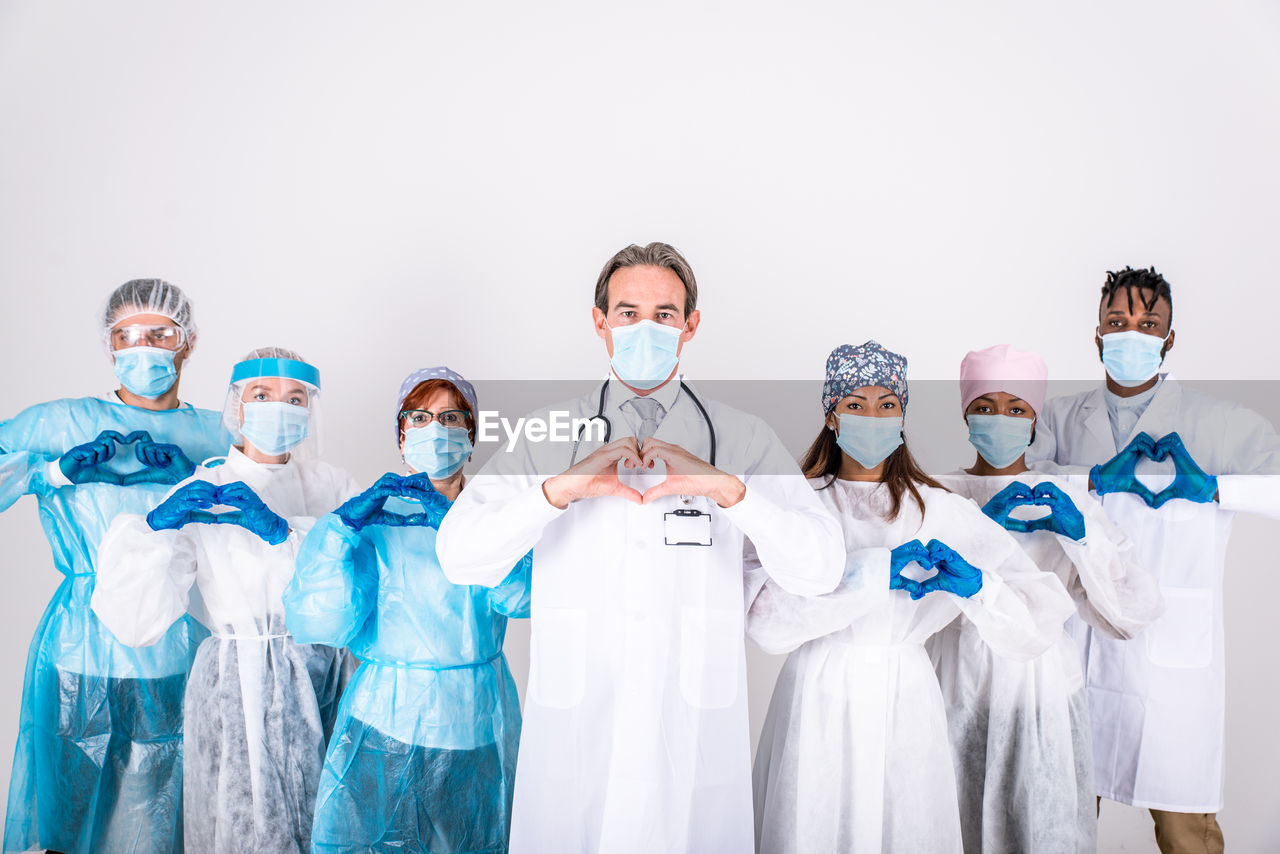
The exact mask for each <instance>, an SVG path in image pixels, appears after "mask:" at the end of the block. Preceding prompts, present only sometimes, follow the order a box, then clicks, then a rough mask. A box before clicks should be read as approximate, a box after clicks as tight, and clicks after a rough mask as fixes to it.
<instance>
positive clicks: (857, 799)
mask: <svg viewBox="0 0 1280 854" xmlns="http://www.w3.org/2000/svg"><path fill="white" fill-rule="evenodd" d="M826 480H827V479H826V478H817V479H814V480H813V481H812V484H813V485H814V487H815V488H817V492H816V494H817V495H818V496H819V497H820V498H821V499H822V502H823V503H824V504H825V505H826V506H827V507H828V508H829V509H830V510H831V511H832V513H833V514H835V515H836V517H837V518H838V519H839V520H840V523H841V525H842V526H843V528H844V542H845V547H846V550H847V553H848V566H847V569H846V573H845V577H844V580H843V581H842V582H841V584H840V586H839V587H838V588H837V589H836V591H835V592H834V593H831V594H828V595H826V596H815V597H804V596H796V595H793V594H791V593H788V592H787V591H786V590H785V589H783V588H782V587H780V586H779V585H778V584H776V583H775V581H774V580H772V579H768V578H765V577H764V575H763V573H760V572H758V571H756V570H754V569H753V568H752V567H754V564H755V559H754V557H753V556H752V554H751V553H750V552H748V554H747V558H748V568H749V570H748V574H747V578H746V600H747V633H748V634H749V635H750V636H751V638H752V639H753V640H754V641H756V643H758V644H759V645H760V647H761V648H762V649H763V650H764V651H765V652H769V653H773V654H781V653H785V652H791V655H790V656H789V657H788V658H787V662H786V664H785V665H784V666H783V668H782V672H781V674H780V675H779V677H778V682H777V684H776V686H775V687H774V691H773V699H772V700H771V701H770V703H769V713H768V716H767V717H766V718H765V723H764V730H763V732H762V733H761V736H760V746H759V748H758V749H757V751H756V763H755V770H754V787H755V807H756V822H757V836H758V840H759V850H760V851H761V852H764V853H765V854H812V852H818V851H823V852H827V851H830V852H836V851H838V852H842V854H844V853H845V852H879V851H893V852H899V851H903V852H906V851H910V852H916V851H920V852H926V851H927V852H930V854H934V852H938V854H941V852H948V851H950V852H958V851H960V850H961V835H960V817H959V810H958V807H957V804H956V783H955V772H954V770H953V766H952V761H951V749H950V745H949V743H948V738H947V721H946V714H945V712H944V710H943V704H942V694H941V692H940V691H939V689H938V681H937V678H936V677H935V676H934V672H933V667H932V665H931V664H930V661H929V655H928V653H927V652H925V648H924V642H925V641H926V640H927V639H928V638H929V637H930V636H931V635H932V634H933V633H934V632H937V631H938V630H940V629H942V628H943V627H944V626H946V625H947V624H948V623H950V622H951V621H952V620H954V619H955V618H956V617H957V616H959V615H960V614H964V615H965V617H966V618H967V619H969V620H970V621H972V623H973V624H974V625H975V626H976V627H977V629H978V631H979V633H980V634H981V636H982V638H983V640H984V641H986V642H987V643H988V644H990V645H991V646H992V648H993V649H995V650H996V651H997V652H998V653H1000V654H1002V655H1009V656H1013V657H1015V658H1018V659H1020V660H1027V659H1028V658H1031V657H1034V656H1036V655H1039V654H1040V653H1041V652H1043V651H1044V650H1045V649H1047V648H1048V647H1049V645H1050V644H1051V643H1052V638H1050V637H1046V636H1045V635H1044V634H1043V633H1042V632H1041V631H1040V629H1038V627H1037V625H1036V622H1035V620H1034V619H1033V616H1032V612H1031V611H1030V610H1029V609H1028V607H1027V604H1026V603H1025V602H1024V601H1023V599H1022V598H1021V597H1019V596H1018V595H1017V594H1015V593H1014V592H1013V591H1012V590H1011V589H1010V588H1009V587H1008V586H1007V585H1006V584H1005V582H1004V581H1003V577H1004V576H1008V575H1017V574H1019V573H1031V572H1035V571H1036V569H1035V567H1034V566H1033V565H1031V562H1030V558H1028V557H1027V556H1026V554H1025V553H1024V552H1023V551H1022V550H1021V549H1020V548H1018V545H1017V543H1015V542H1014V541H1013V539H1012V537H1010V536H1009V534H1008V532H1007V531H1005V530H1004V529H1003V528H1001V527H1000V526H999V525H997V524H996V523H995V522H992V521H991V520H990V519H988V518H987V517H986V516H984V515H982V512H981V511H980V510H979V509H978V508H977V507H976V506H974V504H973V502H971V501H969V500H967V499H965V498H961V497H960V496H957V495H952V494H950V493H948V492H945V491H943V490H939V489H932V488H929V487H924V486H921V487H920V491H921V495H922V497H923V498H924V502H925V513H924V517H923V519H922V518H921V513H920V508H919V507H918V506H917V504H916V503H915V501H914V499H912V498H911V497H910V495H909V494H908V495H907V496H905V497H904V499H903V502H902V507H901V510H900V512H899V514H898V516H897V518H896V519H894V520H893V521H888V520H886V519H885V515H884V514H885V513H886V512H887V511H888V509H889V492H888V490H887V488H885V487H884V486H883V485H882V484H879V483H875V482H863V481H843V480H835V481H833V482H832V483H831V485H830V486H827V487H825V488H818V487H822V485H823V484H824V483H826ZM934 538H936V539H939V540H942V541H943V542H944V543H946V544H947V545H949V546H951V548H953V549H954V550H955V551H956V552H958V553H959V554H960V556H961V557H963V558H964V559H965V560H966V561H968V562H969V563H970V564H972V565H973V566H975V567H977V568H978V569H981V570H982V571H983V574H982V578H983V582H982V589H981V590H979V591H978V592H977V593H976V594H974V595H973V596H972V597H970V598H968V599H964V598H960V597H958V596H955V595H953V594H951V593H946V592H941V591H937V592H932V593H929V594H928V595H926V596H925V597H924V598H922V599H919V600H912V599H911V597H910V596H909V595H908V594H907V593H906V592H905V591H902V590H890V589H889V554H890V551H891V550H892V549H893V548H894V547H896V546H898V545H901V544H903V543H905V542H908V541H910V540H913V539H919V540H920V541H921V542H922V543H925V544H927V543H928V542H929V540H930V539H934ZM912 566H913V567H914V565H912ZM919 569H920V568H919V567H914V569H913V570H912V571H917V570H919ZM907 574H908V575H910V571H909V572H908V573H907ZM1064 595H1065V594H1064ZM1060 625H1061V622H1060V621H1059V631H1061V628H1060ZM793 650H794V651H793Z"/></svg>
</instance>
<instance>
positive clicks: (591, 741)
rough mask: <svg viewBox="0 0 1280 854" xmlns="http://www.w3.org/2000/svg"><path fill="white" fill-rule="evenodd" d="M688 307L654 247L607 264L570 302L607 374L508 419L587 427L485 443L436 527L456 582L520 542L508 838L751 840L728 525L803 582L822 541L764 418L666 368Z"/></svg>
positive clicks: (598, 845)
mask: <svg viewBox="0 0 1280 854" xmlns="http://www.w3.org/2000/svg"><path fill="white" fill-rule="evenodd" d="M696 304H697V283H696V281H695V279H694V276H693V271H692V270H691V269H690V268H689V265H688V263H687V262H686V261H685V259H684V258H683V257H682V256H681V255H680V254H679V253H678V252H676V250H675V249H674V248H672V247H671V246H668V245H667V244H664V243H650V244H649V245H648V246H644V247H641V246H635V245H633V246H629V247H627V248H626V249H623V250H622V251H621V252H619V253H618V254H617V255H615V256H614V257H613V258H612V259H610V261H609V263H608V264H606V265H605V267H604V269H603V270H602V271H601V274H600V277H599V280H598V282H597V285H596V294H595V308H594V309H593V310H592V315H593V317H594V323H595V331H596V334H597V335H599V336H600V338H602V339H603V340H604V342H605V347H606V348H607V350H608V352H609V356H610V366H611V369H612V370H611V373H610V376H609V378H608V379H607V380H606V381H605V382H604V383H603V385H594V386H592V388H591V389H590V390H589V391H588V392H587V393H586V394H584V395H583V396H582V397H580V398H578V399H576V400H572V401H569V402H567V403H563V404H560V405H558V406H553V407H550V408H549V409H547V410H543V411H541V412H536V413H533V414H532V415H531V416H530V418H531V419H532V418H549V417H550V413H551V412H557V411H558V412H565V411H567V412H568V413H569V416H570V417H571V418H575V419H584V420H585V419H593V420H592V422H591V423H590V424H589V425H583V424H581V423H580V424H579V429H578V432H577V437H578V438H579V441H573V442H554V441H544V442H537V441H531V440H529V439H528V438H525V437H522V438H521V439H520V440H519V441H518V442H517V443H516V444H515V445H514V447H513V448H512V449H511V450H510V451H509V452H503V451H499V452H498V453H497V454H495V456H494V457H493V458H492V459H491V460H490V461H489V462H488V463H487V464H486V465H485V467H484V468H483V469H482V470H481V472H480V474H479V475H477V476H476V478H475V480H474V482H473V483H471V484H470V485H468V487H467V489H466V490H464V491H463V493H462V495H461V496H460V498H459V499H458V501H457V503H456V504H454V505H453V507H452V508H451V509H450V511H449V514H448V516H447V517H446V518H445V521H444V524H443V525H442V526H441V528H440V534H439V539H438V541H437V546H436V548H437V552H438V554H439V557H440V563H441V566H442V567H443V568H444V572H445V574H446V575H447V576H448V577H449V579H450V580H451V581H453V582H455V583H458V584H484V585H494V584H497V583H499V582H501V581H502V579H503V576H504V575H505V574H506V573H507V572H508V571H509V570H510V568H511V566H512V565H514V564H515V563H516V562H517V561H518V560H519V558H520V556H521V555H523V554H524V553H525V552H527V551H528V550H529V549H530V548H532V549H533V565H534V576H533V606H532V627H531V629H532V642H531V643H532V645H531V667H530V674H529V690H528V696H527V698H526V703H525V713H524V732H523V737H522V740H521V744H520V758H519V762H518V765H517V770H516V784H515V804H514V808H513V814H512V827H511V851H512V852H514V854H522V852H552V851H554V852H557V854H561V852H574V854H578V852H611V854H612V852H632V851H634V852H643V854H654V852H663V854H679V852H697V854H714V852H733V854H748V852H750V851H752V850H753V826H754V822H753V819H752V812H751V768H750V744H749V740H748V727H747V698H746V683H745V678H746V663H745V654H744V650H743V602H742V571H743V569H742V548H743V538H744V536H745V537H749V538H750V540H751V541H752V543H753V544H754V545H755V548H756V551H757V553H758V554H759V556H760V558H761V562H762V564H763V566H764V568H765V570H766V571H768V572H770V573H771V574H772V577H773V578H774V580H775V581H776V582H777V583H778V584H779V585H780V586H781V587H783V588H784V589H786V590H789V591H792V592H795V593H800V594H814V595H816V594H822V593H826V592H829V591H830V590H832V589H833V588H834V587H835V585H836V584H837V582H838V581H839V580H840V577H841V575H842V572H843V568H844V544H843V541H842V538H841V533H840V527H839V525H838V523H837V522H836V521H835V520H834V519H832V518H831V516H830V515H829V514H828V513H827V511H826V510H825V509H823V507H822V506H821V504H820V503H819V502H818V500H817V498H816V497H815V496H814V493H813V490H812V489H810V488H809V486H808V484H807V483H806V482H805V480H804V478H803V477H802V476H801V474H800V472H799V469H798V468H797V466H796V463H795V461H794V460H793V459H792V458H791V457H790V456H789V455H788V453H787V452H786V450H785V449H784V448H783V446H782V444H781V443H780V442H779V440H778V439H777V437H776V436H775V434H774V433H773V431H772V430H771V429H770V428H769V427H768V426H766V425H765V424H764V422H763V421H761V420H760V419H758V418H756V417H754V416H750V415H746V414H744V413H742V412H739V411H736V410H733V409H731V408H729V407H727V406H724V405H722V404H719V403H716V402H715V401H712V400H703V399H701V398H700V397H699V396H698V395H697V394H696V391H695V390H694V389H693V388H691V386H690V385H689V384H687V383H685V382H684V381H683V380H682V379H681V377H680V376H679V374H678V357H679V353H680V350H681V349H682V347H683V345H684V344H685V343H687V342H688V341H690V340H691V339H692V338H693V337H694V334H695V333H696V332H697V329H698V323H699V320H700V315H699V312H698V311H697V310H696ZM605 424H608V425H609V429H608V434H609V435H601V434H602V433H604V432H605V431H604V429H603V428H604V425H605ZM818 759H819V761H820V757H818Z"/></svg>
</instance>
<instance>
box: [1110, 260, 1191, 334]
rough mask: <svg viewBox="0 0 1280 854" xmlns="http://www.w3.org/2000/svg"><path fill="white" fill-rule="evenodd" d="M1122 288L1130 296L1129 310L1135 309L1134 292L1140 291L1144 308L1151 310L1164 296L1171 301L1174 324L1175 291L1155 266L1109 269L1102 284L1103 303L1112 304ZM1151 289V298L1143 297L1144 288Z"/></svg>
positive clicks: (1170, 307) (1139, 297) (1171, 318)
mask: <svg viewBox="0 0 1280 854" xmlns="http://www.w3.org/2000/svg"><path fill="white" fill-rule="evenodd" d="M1121 289H1123V290H1124V292H1125V295H1126V296H1127V297H1128V298H1129V311H1130V312H1132V311H1133V293H1134V291H1135V290H1136V291H1137V292H1138V299H1139V301H1140V302H1141V303H1142V306H1143V308H1145V309H1146V310H1147V311H1151V309H1152V308H1154V307H1155V304H1156V301H1157V300H1158V299H1160V297H1164V298H1165V300H1166V301H1167V302H1168V303H1169V325H1170V326H1172V325H1173V292H1172V291H1171V290H1170V289H1169V283H1168V282H1166V281H1165V280H1164V276H1162V275H1160V274H1159V273H1157V272H1156V268H1155V267H1148V268H1147V269H1145V270H1135V269H1133V268H1132V267H1125V268H1124V269H1123V270H1120V271H1119V272H1112V271H1110V270H1108V271H1107V281H1106V284H1104V285H1103V286H1102V302H1101V305H1111V300H1112V299H1113V298H1114V297H1115V295H1116V293H1117V292H1119V291H1120V290H1121ZM1144 289H1145V290H1149V291H1151V298H1150V299H1143V298H1142V291H1143V290H1144Z"/></svg>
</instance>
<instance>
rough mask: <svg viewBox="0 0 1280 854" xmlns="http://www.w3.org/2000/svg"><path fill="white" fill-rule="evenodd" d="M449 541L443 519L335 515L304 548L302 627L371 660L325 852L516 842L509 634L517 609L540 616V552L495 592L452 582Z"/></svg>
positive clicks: (323, 810) (482, 847) (346, 717)
mask: <svg viewBox="0 0 1280 854" xmlns="http://www.w3.org/2000/svg"><path fill="white" fill-rule="evenodd" d="M386 509H387V510H389V511H391V512H396V513H401V514H407V513H412V512H421V511H422V507H421V505H420V504H411V503H409V502H407V501H404V500H402V499H398V498H393V499H390V500H389V501H388V502H387V505H386ZM435 547H436V531H435V530H434V529H432V528H429V527H384V526H369V527H365V528H364V529H363V530H361V531H360V532H356V531H353V530H351V528H349V527H347V526H346V525H345V524H343V522H342V520H341V519H340V518H339V517H338V516H337V515H336V514H330V515H328V516H325V517H324V518H323V519H321V520H320V521H319V522H317V523H316V526H315V527H314V528H312V530H311V532H310V533H309V534H308V536H307V538H306V540H305V541H304V542H303V545H302V549H301V551H300V552H299V554H298V566H297V571H296V573H295V574H294V576H293V580H292V581H291V582H290V584H289V587H288V589H287V590H286V592H285V597H284V599H285V610H286V615H287V620H288V626H289V631H290V632H292V633H293V635H294V636H295V637H296V638H298V639H299V640H300V641H310V642H313V643H326V644H333V645H335V646H340V645H346V646H348V647H349V648H350V649H351V651H352V652H353V653H355V654H356V656H358V657H359V658H361V659H362V660H363V663H362V664H361V666H360V668H359V670H357V671H356V675H355V676H354V678H353V679H352V681H351V683H350V685H349V686H348V687H347V691H346V694H345V695H344V696H343V698H342V704H341V707H340V708H339V710H338V719H337V721H336V723H335V725H334V732H333V738H332V739H331V740H330V742H329V751H328V754H327V755H326V757H325V764H324V773H323V776H322V778H321V782H320V792H319V796H318V798H317V800H316V811H315V824H314V827H313V829H312V837H311V842H312V851H314V852H326V854H330V853H331V852H354V851H362V852H363V851H415V852H428V851H429V852H432V854H444V852H481V851H483V852H505V851H506V850H507V834H508V830H509V827H510V817H511V794H512V783H513V779H514V776H515V763H516V747H517V744H518V742H519V739H520V705H519V699H518V697H517V695H516V687H515V683H514V682H513V681H512V679H511V672H510V671H509V670H508V669H507V660H506V657H505V656H504V655H503V653H502V642H503V637H504V635H505V634H506V626H507V618H508V617H528V616H529V572H530V567H531V566H532V554H531V553H530V554H529V555H526V556H525V557H524V558H523V559H522V560H521V561H520V562H519V563H517V564H516V566H515V568H514V569H513V570H512V571H511V573H510V575H509V576H508V577H507V579H506V580H505V581H504V582H503V583H502V584H501V585H499V586H498V587H495V588H486V587H478V586H459V585H455V584H451V583H450V582H449V581H448V579H446V578H445V576H444V573H443V572H442V571H441V569H440V564H439V563H438V561H437V560H436V548H435Z"/></svg>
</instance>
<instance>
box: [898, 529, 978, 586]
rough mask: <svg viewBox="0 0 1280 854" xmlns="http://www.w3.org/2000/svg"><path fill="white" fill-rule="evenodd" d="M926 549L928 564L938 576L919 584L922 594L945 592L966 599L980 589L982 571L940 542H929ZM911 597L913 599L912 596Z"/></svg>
mask: <svg viewBox="0 0 1280 854" xmlns="http://www.w3.org/2000/svg"><path fill="white" fill-rule="evenodd" d="M928 548H929V560H930V563H932V564H933V566H934V567H935V568H936V569H937V570H938V574H937V575H935V576H933V577H932V578H927V579H925V580H924V581H922V582H920V586H921V588H923V590H924V593H931V592H933V591H934V590H945V591H946V592H948V593H954V594H955V595H956V596H959V597H960V598H962V599H968V598H969V597H970V596H972V595H973V594H975V593H977V592H978V591H979V590H981V589H982V570H980V569H978V568H977V567H976V566H973V565H972V564H970V563H969V562H968V561H966V560H965V559H964V558H962V557H960V555H959V554H957V553H956V551H955V550H954V549H953V548H951V547H950V546H948V545H947V544H946V543H944V542H942V541H941V540H930V541H929V546H928ZM924 593H922V594H921V595H924ZM912 596H913V598H915V596H914V594H912Z"/></svg>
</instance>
